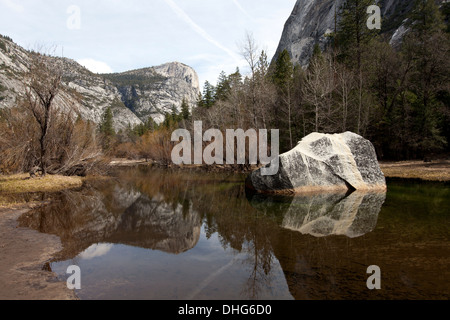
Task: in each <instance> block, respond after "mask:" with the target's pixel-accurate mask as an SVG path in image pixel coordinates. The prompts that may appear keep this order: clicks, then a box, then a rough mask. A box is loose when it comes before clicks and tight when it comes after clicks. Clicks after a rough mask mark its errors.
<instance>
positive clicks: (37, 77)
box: [25, 53, 62, 175]
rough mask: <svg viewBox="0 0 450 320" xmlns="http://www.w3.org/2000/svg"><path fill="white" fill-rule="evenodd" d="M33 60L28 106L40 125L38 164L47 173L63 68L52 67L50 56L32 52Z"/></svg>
mask: <svg viewBox="0 0 450 320" xmlns="http://www.w3.org/2000/svg"><path fill="white" fill-rule="evenodd" d="M32 55H33V60H32V65H31V67H30V71H29V73H28V76H27V78H26V81H27V83H26V91H25V96H26V107H27V108H28V109H29V111H30V112H31V115H32V116H33V118H34V120H35V122H36V123H37V124H38V127H39V134H38V140H39V146H40V154H39V159H38V165H39V168H40V170H42V174H43V175H46V174H47V167H48V164H47V151H48V150H47V139H48V133H49V130H50V127H51V125H52V116H53V114H54V113H53V111H54V101H55V98H56V96H57V95H58V94H59V92H60V89H61V86H62V82H61V80H62V70H61V69H59V68H54V67H53V68H52V67H51V65H50V61H49V59H48V57H46V56H45V55H42V54H39V53H32Z"/></svg>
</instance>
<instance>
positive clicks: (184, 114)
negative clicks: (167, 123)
mask: <svg viewBox="0 0 450 320" xmlns="http://www.w3.org/2000/svg"><path fill="white" fill-rule="evenodd" d="M189 109H190V108H189V103H188V102H187V100H186V99H183V102H182V103H181V118H182V119H183V120H188V119H189V118H190V116H191V112H190V110H189Z"/></svg>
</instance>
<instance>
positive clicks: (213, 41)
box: [165, 0, 239, 61]
mask: <svg viewBox="0 0 450 320" xmlns="http://www.w3.org/2000/svg"><path fill="white" fill-rule="evenodd" d="M165 2H166V3H167V4H168V5H169V6H170V7H171V8H172V10H173V11H174V12H175V13H176V14H177V15H178V17H179V18H180V19H182V20H183V21H184V22H186V23H187V24H188V25H189V26H190V27H191V28H192V29H194V31H195V32H197V33H198V34H199V35H200V36H201V37H203V38H204V39H205V40H206V41H208V42H209V43H211V44H213V45H215V46H216V47H217V48H219V49H221V50H223V51H225V52H226V53H227V54H228V55H229V56H230V57H232V58H233V59H234V60H237V61H239V57H238V56H237V55H236V54H235V53H234V52H233V51H231V50H230V49H228V48H227V47H225V46H224V45H222V44H221V43H220V42H218V41H217V40H216V39H214V38H213V37H212V36H211V35H210V34H208V32H206V31H205V30H204V29H203V28H202V27H200V26H199V25H198V24H196V23H195V22H194V21H193V20H192V19H191V18H190V17H189V16H188V14H187V13H186V12H184V11H183V9H181V8H180V7H179V6H178V5H177V4H176V3H175V2H173V0H165Z"/></svg>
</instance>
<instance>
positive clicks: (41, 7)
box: [0, 0, 296, 84]
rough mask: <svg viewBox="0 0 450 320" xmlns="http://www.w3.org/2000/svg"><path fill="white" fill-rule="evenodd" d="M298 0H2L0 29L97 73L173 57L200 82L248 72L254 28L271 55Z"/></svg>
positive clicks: (22, 42) (258, 41)
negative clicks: (247, 50) (244, 51)
mask: <svg viewBox="0 0 450 320" xmlns="http://www.w3.org/2000/svg"><path fill="white" fill-rule="evenodd" d="M295 2H296V0H278V1H276V0H270V1H269V0H265V1H264V0H263V1H261V0H126V1H125V0H94V1H93V0H90V1H88V0H71V1H67V0H0V34H3V35H6V36H9V37H11V38H12V39H13V40H14V42H16V43H17V44H19V45H21V46H22V47H24V48H25V49H34V50H36V49H38V48H40V47H44V48H56V49H54V52H55V55H58V56H64V57H67V58H71V59H73V60H76V61H78V62H79V63H80V64H82V65H84V66H85V67H87V68H88V69H90V70H91V71H93V72H95V73H110V72H124V71H128V70H134V69H139V68H146V67H151V66H157V65H160V64H163V63H167V62H173V61H178V62H182V63H184V64H187V65H189V66H191V67H192V68H194V69H195V70H196V71H197V73H198V75H199V80H200V84H203V83H204V82H205V81H206V80H208V81H209V82H211V83H212V84H216V82H217V79H218V77H219V74H220V72H221V71H225V72H226V73H227V74H230V73H233V72H234V71H235V70H236V67H239V68H240V70H241V71H242V73H244V74H245V73H246V70H248V68H247V64H246V62H245V59H243V57H242V55H241V47H242V42H243V41H244V39H245V36H246V34H247V33H248V34H251V35H252V36H253V38H254V39H255V42H256V44H257V45H258V48H259V50H266V52H267V54H268V56H269V58H271V57H272V56H273V55H274V54H275V51H276V48H277V46H278V43H279V41H280V38H281V34H282V31H283V27H284V24H285V22H286V20H287V19H288V17H289V15H290V14H291V12H292V10H293V8H294V4H295Z"/></svg>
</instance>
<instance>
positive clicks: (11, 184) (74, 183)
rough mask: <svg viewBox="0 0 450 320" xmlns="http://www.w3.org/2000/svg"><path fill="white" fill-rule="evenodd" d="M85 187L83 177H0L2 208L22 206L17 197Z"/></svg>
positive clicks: (22, 175) (0, 204)
mask: <svg viewBox="0 0 450 320" xmlns="http://www.w3.org/2000/svg"><path fill="white" fill-rule="evenodd" d="M82 185H83V178H81V177H65V176H58V175H47V176H45V177H39V178H34V179H31V178H30V175H29V174H16V175H10V176H0V207H10V206H16V205H20V204H22V203H21V200H20V199H19V198H17V197H15V195H18V194H27V193H36V192H58V191H62V190H67V189H74V188H79V187H81V186H82Z"/></svg>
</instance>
